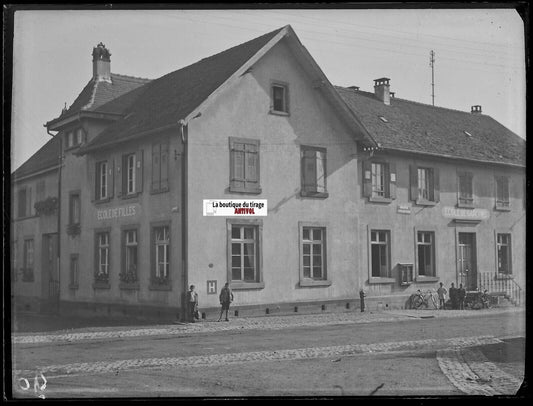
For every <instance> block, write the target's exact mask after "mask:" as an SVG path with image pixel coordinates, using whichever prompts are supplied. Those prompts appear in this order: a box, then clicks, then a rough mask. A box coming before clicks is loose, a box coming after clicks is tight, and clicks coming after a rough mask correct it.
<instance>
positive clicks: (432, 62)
mask: <svg viewBox="0 0 533 406" xmlns="http://www.w3.org/2000/svg"><path fill="white" fill-rule="evenodd" d="M429 66H430V67H431V104H432V105H433V106H434V105H435V72H434V68H435V51H433V50H431V51H429Z"/></svg>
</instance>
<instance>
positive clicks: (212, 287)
mask: <svg viewBox="0 0 533 406" xmlns="http://www.w3.org/2000/svg"><path fill="white" fill-rule="evenodd" d="M216 293H217V281H207V294H208V295H216Z"/></svg>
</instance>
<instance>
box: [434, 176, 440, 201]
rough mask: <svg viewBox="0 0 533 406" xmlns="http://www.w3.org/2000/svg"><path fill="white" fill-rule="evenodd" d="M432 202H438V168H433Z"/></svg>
mask: <svg viewBox="0 0 533 406" xmlns="http://www.w3.org/2000/svg"><path fill="white" fill-rule="evenodd" d="M433 201H434V202H436V203H437V202H440V174H439V168H433Z"/></svg>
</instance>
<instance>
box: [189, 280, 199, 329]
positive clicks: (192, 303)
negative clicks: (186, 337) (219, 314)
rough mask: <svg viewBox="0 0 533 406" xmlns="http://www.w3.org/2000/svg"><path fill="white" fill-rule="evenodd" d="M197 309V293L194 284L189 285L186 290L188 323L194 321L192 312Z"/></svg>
mask: <svg viewBox="0 0 533 406" xmlns="http://www.w3.org/2000/svg"><path fill="white" fill-rule="evenodd" d="M197 310H198V293H196V292H195V291H194V285H191V286H190V288H189V291H188V292H187V316H188V318H189V322H190V323H194V314H195V313H196V311H197Z"/></svg>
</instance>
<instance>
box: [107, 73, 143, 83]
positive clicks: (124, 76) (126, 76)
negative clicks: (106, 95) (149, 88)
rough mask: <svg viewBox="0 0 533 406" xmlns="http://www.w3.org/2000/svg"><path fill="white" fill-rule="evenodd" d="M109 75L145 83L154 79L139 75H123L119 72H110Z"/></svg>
mask: <svg viewBox="0 0 533 406" xmlns="http://www.w3.org/2000/svg"><path fill="white" fill-rule="evenodd" d="M111 76H112V77H113V76H116V77H119V78H121V79H126V80H131V81H132V82H140V83H147V82H151V81H152V80H154V79H148V78H142V77H140V76H131V75H123V74H121V73H113V72H111Z"/></svg>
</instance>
